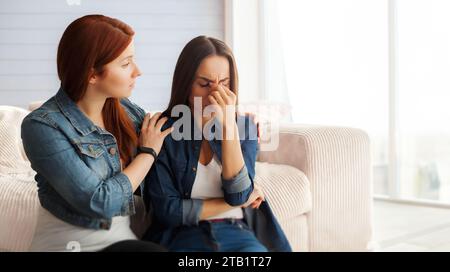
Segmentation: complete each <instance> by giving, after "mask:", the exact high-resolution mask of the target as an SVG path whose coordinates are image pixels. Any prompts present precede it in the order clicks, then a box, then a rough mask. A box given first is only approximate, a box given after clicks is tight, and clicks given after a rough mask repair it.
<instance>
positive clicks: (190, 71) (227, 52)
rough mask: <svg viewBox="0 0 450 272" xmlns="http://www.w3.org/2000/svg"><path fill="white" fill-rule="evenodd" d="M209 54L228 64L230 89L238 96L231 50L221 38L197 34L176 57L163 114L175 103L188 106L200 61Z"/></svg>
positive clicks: (166, 113) (235, 70) (168, 114)
mask: <svg viewBox="0 0 450 272" xmlns="http://www.w3.org/2000/svg"><path fill="white" fill-rule="evenodd" d="M209 56H222V57H225V58H226V59H227V60H228V63H229V65H230V90H231V91H232V92H234V93H235V94H236V97H237V96H238V74H237V68H236V62H235V60H234V56H233V52H232V51H231V49H230V48H229V47H228V46H227V45H226V44H225V43H224V42H222V41H221V40H218V39H215V38H211V37H207V36H198V37H196V38H194V39H192V40H191V41H190V42H188V43H187V44H186V46H185V47H184V48H183V50H182V51H181V54H180V56H179V57H178V61H177V65H176V66H175V72H174V74H173V81H172V93H171V96H170V102H169V105H168V106H167V109H166V110H165V111H164V115H166V116H170V113H171V111H172V109H173V107H175V106H176V105H186V106H189V95H190V94H191V90H192V84H193V83H194V80H195V74H196V72H197V69H198V67H199V66H200V63H201V62H202V61H203V60H204V59H205V58H207V57H209Z"/></svg>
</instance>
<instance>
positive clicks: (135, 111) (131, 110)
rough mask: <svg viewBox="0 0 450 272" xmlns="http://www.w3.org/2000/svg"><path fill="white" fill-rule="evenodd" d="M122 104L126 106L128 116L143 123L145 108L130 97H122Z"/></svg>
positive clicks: (136, 121) (138, 122)
mask: <svg viewBox="0 0 450 272" xmlns="http://www.w3.org/2000/svg"><path fill="white" fill-rule="evenodd" d="M120 104H121V105H122V106H123V107H124V109H125V111H126V112H127V113H128V116H130V118H131V119H132V120H133V121H134V122H135V123H137V124H142V121H143V120H144V117H145V113H146V112H145V110H144V109H143V108H141V107H140V106H139V105H137V104H136V103H134V102H131V100H130V99H128V98H122V99H121V100H120Z"/></svg>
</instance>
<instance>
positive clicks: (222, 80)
mask: <svg viewBox="0 0 450 272" xmlns="http://www.w3.org/2000/svg"><path fill="white" fill-rule="evenodd" d="M198 78H200V79H203V80H206V81H208V82H214V81H215V80H212V79H209V78H207V77H203V76H199V77H198ZM228 79H229V78H228V77H226V78H224V79H221V80H219V82H224V81H226V80H228Z"/></svg>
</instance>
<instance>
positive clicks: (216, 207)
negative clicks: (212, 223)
mask: <svg viewBox="0 0 450 272" xmlns="http://www.w3.org/2000/svg"><path fill="white" fill-rule="evenodd" d="M234 208H236V207H233V206H230V205H228V204H227V203H226V202H225V200H224V199H223V198H213V199H207V200H204V201H203V207H202V211H201V213H200V220H205V219H207V218H209V217H212V216H216V215H218V214H221V213H224V212H227V211H229V210H231V209H234Z"/></svg>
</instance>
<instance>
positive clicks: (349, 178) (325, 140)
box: [258, 124, 372, 251]
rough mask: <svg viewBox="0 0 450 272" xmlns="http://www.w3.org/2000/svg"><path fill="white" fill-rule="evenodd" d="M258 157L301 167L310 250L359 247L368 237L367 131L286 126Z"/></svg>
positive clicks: (361, 248)
mask: <svg viewBox="0 0 450 272" xmlns="http://www.w3.org/2000/svg"><path fill="white" fill-rule="evenodd" d="M258 160H259V161H261V162H270V163H276V164H287V165H291V166H294V167H296V168H298V169H300V170H301V171H302V172H303V173H304V174H305V175H306V177H307V178H308V180H309V182H310V187H311V195H312V209H311V212H310V213H309V214H308V227H309V249H310V250H311V251H364V250H368V249H369V243H370V242H371V239H372V181H371V179H372V169H371V153H370V141H369V137H368V135H367V134H366V133H365V132H364V131H362V130H360V129H354V128H344V127H325V126H306V125H296V124H293V125H285V126H282V127H280V134H279V146H278V148H277V150H275V151H264V152H261V153H260V154H259V157H258Z"/></svg>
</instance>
